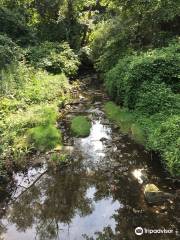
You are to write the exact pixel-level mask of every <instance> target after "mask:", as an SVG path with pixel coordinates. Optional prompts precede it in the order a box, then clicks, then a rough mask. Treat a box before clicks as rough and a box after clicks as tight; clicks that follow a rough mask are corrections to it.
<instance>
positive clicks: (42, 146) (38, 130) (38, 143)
mask: <svg viewBox="0 0 180 240" xmlns="http://www.w3.org/2000/svg"><path fill="white" fill-rule="evenodd" d="M61 140H62V138H61V134H60V131H59V130H58V129H57V128H56V127H55V126H53V125H47V126H38V127H35V128H32V129H30V130H29V141H30V142H31V143H33V144H34V146H35V148H36V149H38V150H40V151H44V150H50V149H53V148H54V147H55V146H56V145H57V144H59V143H60V142H61Z"/></svg>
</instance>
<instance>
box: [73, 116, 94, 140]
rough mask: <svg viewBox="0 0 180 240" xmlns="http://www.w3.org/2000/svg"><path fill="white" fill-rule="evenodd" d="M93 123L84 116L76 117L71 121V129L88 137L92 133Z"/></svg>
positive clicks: (81, 135) (76, 133)
mask: <svg viewBox="0 0 180 240" xmlns="http://www.w3.org/2000/svg"><path fill="white" fill-rule="evenodd" d="M90 128H91V123H90V122H89V120H88V119H87V118H86V117H84V116H77V117H74V118H73V119H72V121H71V130H72V132H73V133H74V134H75V135H76V136H78V137H86V136H88V135H89V134H90Z"/></svg>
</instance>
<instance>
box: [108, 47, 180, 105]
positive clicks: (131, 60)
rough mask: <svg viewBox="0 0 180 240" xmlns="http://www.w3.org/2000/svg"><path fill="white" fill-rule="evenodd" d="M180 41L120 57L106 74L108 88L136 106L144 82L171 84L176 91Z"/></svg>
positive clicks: (126, 103)
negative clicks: (179, 42) (164, 46)
mask: <svg viewBox="0 0 180 240" xmlns="http://www.w3.org/2000/svg"><path fill="white" fill-rule="evenodd" d="M179 50H180V45H178V43H175V44H171V45H170V46H169V47H166V48H162V49H156V50H153V51H150V52H146V53H141V54H140V55H131V56H128V57H125V58H124V59H120V60H119V63H118V64H117V65H116V66H115V67H114V68H113V69H112V70H110V71H109V72H108V73H107V74H106V77H105V79H106V88H107V91H108V88H109V86H110V93H112V96H113V98H114V99H117V100H118V101H119V103H123V104H124V105H125V106H126V107H128V108H130V109H134V107H135V105H136V102H137V95H138V94H137V93H138V91H139V90H140V89H141V85H142V84H143V83H144V82H147V83H149V84H150V83H152V82H155V83H162V82H164V83H165V84H167V85H168V86H169V87H170V88H171V89H172V91H174V92H177V91H178V89H179V64H180V51H179Z"/></svg>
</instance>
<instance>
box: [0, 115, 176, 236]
mask: <svg viewBox="0 0 180 240" xmlns="http://www.w3.org/2000/svg"><path fill="white" fill-rule="evenodd" d="M101 113H102V112H101ZM102 120H103V119H102V115H100V116H99V118H97V117H96V118H95V119H93V122H92V123H93V124H92V128H91V134H90V136H89V137H87V138H84V139H75V146H74V147H75V149H76V150H77V151H76V153H75V154H79V155H78V156H76V157H78V159H81V160H82V161H77V162H76V163H75V164H74V165H72V166H70V167H69V168H66V169H64V170H63V171H57V172H54V171H52V172H51V171H48V172H46V166H45V165H43V166H42V167H40V168H36V169H34V168H32V169H31V168H30V169H29V171H28V172H27V174H26V175H25V176H24V175H21V174H17V175H15V179H16V185H17V189H16V188H15V190H14V192H13V193H12V195H11V196H12V198H13V201H10V202H9V203H8V204H9V207H8V208H7V211H4V212H3V213H1V208H0V214H1V215H2V216H3V217H2V220H1V222H0V240H1V239H3V240H33V239H36V240H51V239H52V240H55V239H60V240H84V239H86V240H94V239H96V240H102V239H103V240H120V239H128V240H135V239H136V236H135V234H134V229H135V228H136V227H137V226H142V227H146V228H150V229H157V228H161V227H164V228H167V229H170V228H177V225H178V224H177V220H176V219H178V218H179V217H180V216H179V215H178V214H179V213H180V211H178V209H179V203H178V202H177V201H176V202H175V203H173V205H171V204H170V203H169V205H168V204H167V205H164V206H163V208H161V207H162V206H160V207H156V208H153V207H150V206H147V204H146V202H145V201H144V197H143V194H142V183H145V181H146V180H147V179H148V180H149V181H153V182H154V183H155V184H157V185H158V186H159V185H160V184H162V185H164V181H162V182H161V181H160V180H159V178H157V176H156V175H155V174H154V172H153V170H152V169H150V168H149V167H148V164H147V163H148V160H149V159H150V156H149V155H148V153H145V152H144V151H143V150H142V149H139V148H138V146H137V145H135V144H134V143H133V142H132V141H130V140H129V139H127V138H123V137H122V136H119V133H117V132H116V131H112V130H111V128H110V127H109V126H108V125H104V124H103V123H102ZM115 139H117V140H115ZM106 142H107V143H106ZM108 145H109V147H108ZM147 170H148V171H147ZM44 173H45V174H44ZM154 179H155V180H154ZM137 180H138V181H137ZM32 182H35V184H32ZM139 183H141V184H139ZM167 187H168V186H167ZM0 207H1V206H0ZM144 239H151V236H150V238H144ZM158 239H159V240H160V239H163V240H170V239H173V240H175V239H177V238H176V236H175V235H171V236H170V235H168V236H165V235H161V236H158Z"/></svg>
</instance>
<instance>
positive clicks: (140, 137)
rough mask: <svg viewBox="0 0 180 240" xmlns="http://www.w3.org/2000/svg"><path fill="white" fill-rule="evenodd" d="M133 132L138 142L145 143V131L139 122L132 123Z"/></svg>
mask: <svg viewBox="0 0 180 240" xmlns="http://www.w3.org/2000/svg"><path fill="white" fill-rule="evenodd" d="M131 133H132V137H133V139H135V140H136V141H137V142H138V143H141V144H145V142H146V138H145V133H144V131H143V129H142V127H141V126H140V125H139V124H137V123H134V124H132V126H131Z"/></svg>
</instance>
